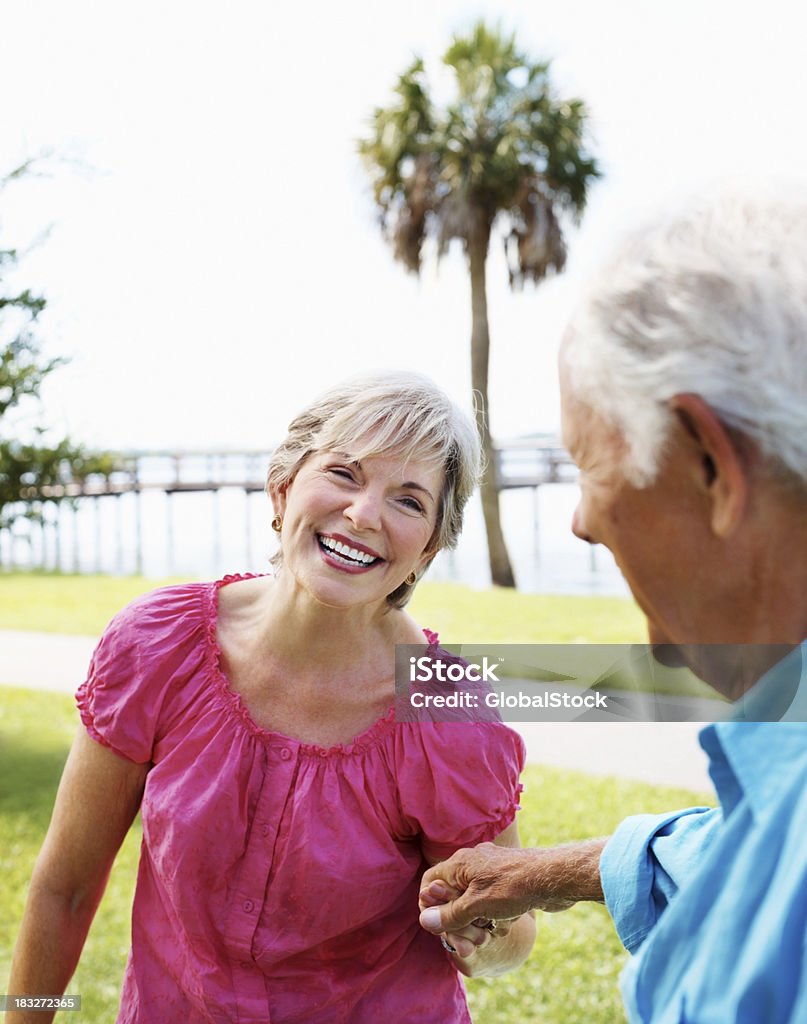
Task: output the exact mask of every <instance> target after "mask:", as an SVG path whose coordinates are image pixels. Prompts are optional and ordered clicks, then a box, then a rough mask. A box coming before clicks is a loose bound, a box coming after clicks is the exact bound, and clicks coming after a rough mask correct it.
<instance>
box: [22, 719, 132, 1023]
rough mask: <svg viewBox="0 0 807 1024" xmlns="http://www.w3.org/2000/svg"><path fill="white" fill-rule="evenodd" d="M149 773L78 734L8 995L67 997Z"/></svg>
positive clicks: (28, 1019) (25, 1014)
mask: <svg viewBox="0 0 807 1024" xmlns="http://www.w3.org/2000/svg"><path fill="white" fill-rule="evenodd" d="M148 768H149V766H148V765H141V764H135V763H134V762H132V761H128V760H127V759H126V758H123V757H119V756H118V755H117V754H114V753H113V752H112V751H111V750H108V749H107V748H106V747H103V746H101V745H100V744H99V743H96V742H95V741H94V740H92V739H90V737H89V736H88V735H87V733H86V732H85V730H84V729H83V728H82V729H80V730H79V733H78V735H77V737H76V739H75V741H74V743H73V746H72V748H71V750H70V755H69V757H68V759H67V764H66V765H65V768H64V772H63V774H62V779H61V782H60V783H59V789H58V792H57V794H56V802H55V805H54V808H53V816H52V818H51V822H50V826H49V828H48V832H47V835H46V837H45V841H44V843H43V845H42V849H41V850H40V853H39V856H38V857H37V860H36V864H35V866H34V871H33V876H32V878H31V886H30V889H29V893H28V901H27V903H26V907H25V913H24V915H23V919H22V925H21V927H20V932H19V935H18V937H17V945H16V948H15V950H14V958H13V960H12V963H11V978H10V981H9V994H10V995H17V996H19V995H37V994H39V995H58V994H61V993H62V992H64V989H65V987H66V986H67V983H68V982H69V981H70V978H71V977H72V975H73V972H74V971H75V969H76V964H77V963H78V959H79V956H80V954H81V950H82V947H83V945H84V940H85V939H86V937H87V932H88V930H89V927H90V924H91V923H92V919H93V916H94V915H95V911H96V908H97V907H98V904H99V902H100V900H101V896H102V895H103V892H104V888H105V886H106V882H107V878H108V877H109V872H110V870H111V868H112V863H113V861H114V859H115V855H116V853H117V852H118V849H119V848H120V845H121V843H122V842H123V839H124V836H125V835H126V833H127V832H128V830H129V827H130V826H131V824H132V821H133V820H134V817H135V815H136V814H137V811H138V808H139V807H140V801H141V798H142V796H143V787H144V785H145V781H146V775H147V773H148ZM52 1018H53V1014H51V1013H45V1012H42V1011H19V1010H16V1011H10V1012H7V1013H6V1021H7V1022H8V1024H45V1022H48V1021H50V1020H52Z"/></svg>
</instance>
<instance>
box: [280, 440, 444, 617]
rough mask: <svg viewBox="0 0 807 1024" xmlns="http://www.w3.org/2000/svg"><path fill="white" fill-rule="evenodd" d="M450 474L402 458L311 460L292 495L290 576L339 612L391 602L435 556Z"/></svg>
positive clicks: (285, 538) (286, 554)
mask: <svg viewBox="0 0 807 1024" xmlns="http://www.w3.org/2000/svg"><path fill="white" fill-rule="evenodd" d="M442 484H443V473H442V470H441V469H440V468H439V467H437V466H435V465H434V464H432V463H428V462H418V461H415V460H411V459H410V460H409V461H407V462H404V461H403V460H402V459H401V458H400V456H395V455H370V456H368V457H366V458H364V459H362V460H361V462H358V461H356V460H355V459H354V458H353V457H352V456H351V455H350V454H349V453H344V452H318V453H316V454H314V455H311V456H309V457H308V458H307V459H306V460H305V462H304V463H303V465H302V466H301V467H300V469H299V470H298V472H297V475H296V476H295V478H294V480H293V481H292V483H291V484H290V485H289V486H288V488H287V489H286V490H285V492H283V493H280V494H277V495H273V501H274V505H275V508H276V510H277V511H278V512H279V513H280V514H281V515H282V516H283V527H282V531H281V542H282V545H283V571H284V572H289V573H291V574H292V575H293V576H294V577H295V579H296V580H297V582H298V583H299V584H300V585H301V586H303V587H304V588H305V589H306V590H307V591H308V592H309V593H310V594H311V595H312V596H313V597H314V598H315V599H316V600H318V601H320V602H321V603H322V604H326V605H329V606H334V607H350V606H353V605H356V604H372V603H375V602H379V603H381V602H386V597H387V595H388V594H390V593H392V592H393V591H394V590H396V589H397V588H398V587H399V586H400V585H401V583H403V581H404V580H405V579H406V577H407V576H408V575H409V573H410V572H413V571H414V572H418V571H419V570H420V569H421V568H422V566H423V565H424V563H425V562H426V561H428V559H429V558H430V557H431V555H432V554H433V553H434V552H432V551H429V550H427V547H428V544H429V541H430V539H431V537H432V534H433V533H434V528H435V524H436V522H437V514H438V507H439V505H438V503H439V500H440V493H441V490H442Z"/></svg>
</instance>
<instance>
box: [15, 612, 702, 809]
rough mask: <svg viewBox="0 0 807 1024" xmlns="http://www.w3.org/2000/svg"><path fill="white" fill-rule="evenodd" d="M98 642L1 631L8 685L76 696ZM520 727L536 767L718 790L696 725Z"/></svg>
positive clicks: (535, 724)
mask: <svg viewBox="0 0 807 1024" xmlns="http://www.w3.org/2000/svg"><path fill="white" fill-rule="evenodd" d="M95 643H96V638H95V637H85V636H63V635H61V634H56V633H27V632H16V631H8V630H0V683H3V684H6V685H12V686H23V687H27V688H29V689H35V690H51V691H55V692H59V693H71V694H72V693H73V692H74V691H75V689H76V687H77V686H79V685H80V683H81V682H83V680H84V677H85V674H86V671H87V664H88V662H89V660H90V654H91V653H92V650H93V647H94V646H95ZM0 699H1V698H0ZM514 728H517V729H518V731H519V732H520V733H521V734H522V736H523V737H524V739H525V741H526V744H527V756H528V759H529V760H530V761H531V762H534V763H545V764H550V765H553V766H557V767H561V768H575V769H578V770H580V771H584V772H590V773H591V774H594V775H617V776H622V777H624V778H631V779H642V780H645V781H647V782H653V783H665V784H669V785H673V786H684V787H686V788H688V789H694V790H696V791H702V792H711V789H712V785H711V782H710V780H709V776H708V774H707V771H706V756H705V755H704V753H703V752H702V751H701V749H700V747H699V746H698V742H697V734H698V731H699V730H700V728H701V726H700V725H699V724H698V723H695V722H644V723H643V722H558V723H555V722H546V723H544V722H521V723H518V724H517V725H515V726H514Z"/></svg>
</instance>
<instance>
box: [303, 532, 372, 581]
mask: <svg viewBox="0 0 807 1024" xmlns="http://www.w3.org/2000/svg"><path fill="white" fill-rule="evenodd" d="M317 543H318V544H319V547H320V550H321V551H322V558H323V561H325V562H326V563H327V564H328V565H331V566H333V567H334V568H335V569H338V570H340V571H342V572H349V573H362V572H368V571H369V570H370V569H372V568H373V567H374V566H376V565H380V564H381V563H382V562H383V561H384V559H383V558H382V557H381V555H379V554H378V553H377V552H375V551H373V550H372V549H371V548H368V547H365V545H363V544H359V542H358V541H351V540H350V539H349V538H348V537H345V536H343V535H342V534H339V533H318V534H317Z"/></svg>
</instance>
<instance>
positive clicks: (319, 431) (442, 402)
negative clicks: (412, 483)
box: [266, 371, 482, 608]
mask: <svg viewBox="0 0 807 1024" xmlns="http://www.w3.org/2000/svg"><path fill="white" fill-rule="evenodd" d="M320 451H348V452H350V454H351V456H352V457H353V458H355V459H356V460H357V461H361V459H364V458H367V457H368V456H370V455H390V454H394V455H396V456H400V457H401V459H402V460H403V461H404V462H406V461H407V460H409V459H417V460H418V461H425V462H431V463H434V464H436V465H439V466H440V467H441V469H442V471H443V487H442V491H441V494H440V498H439V501H438V508H437V523H436V525H435V529H434V533H433V534H432V537H431V539H430V542H429V548H430V550H431V551H432V558H433V557H434V555H435V554H436V553H437V552H438V551H440V550H442V549H443V548H453V547H456V544H457V540H458V539H459V535H460V531H461V530H462V518H463V512H464V510H465V506H466V504H467V502H468V499H469V498H470V496H471V494H472V493H473V491H474V488H475V487H476V485H477V483H478V481H479V476H480V473H481V468H482V459H481V448H480V442H479V434H478V432H477V430H476V427H475V425H474V423H473V421H472V420H471V418H470V417H469V416H467V415H466V414H465V413H463V412H462V411H461V410H460V409H459V408H458V407H457V406H456V405H455V404H454V403H453V402H452V401H451V400H450V399H449V398H448V396H447V395H445V394H444V393H443V392H442V391H441V390H440V388H438V387H437V385H436V384H434V383H433V382H432V381H431V380H429V378H428V377H424V376H422V375H421V374H418V373H409V372H401V371H395V372H376V373H366V374H360V375H358V376H355V377H351V378H350V379H349V380H346V381H344V382H342V383H340V384H336V385H335V386H334V387H332V388H330V389H329V390H328V391H326V392H325V393H324V394H322V395H320V396H319V398H317V399H316V400H315V401H314V402H313V403H312V404H311V405H310V406H308V408H307V409H304V410H303V411H302V412H301V413H300V414H299V415H298V416H295V418H294V419H293V420H292V421H291V423H290V424H289V430H288V434H287V435H286V438H285V440H284V441H283V442H282V443H281V444H280V445H278V447H277V448H276V449H275V450H274V452H273V453H272V457H271V460H270V462H269V471H268V473H267V479H266V490H267V492H268V493H269V494H271V493H272V492H273V491H274V492H279V491H282V490H284V489H285V488H286V487H288V485H289V484H290V483H291V482H292V481H293V480H294V477H295V475H296V474H297V471H298V470H299V468H300V466H301V465H302V463H303V461H304V460H305V459H306V458H307V457H308V456H309V455H311V454H313V453H315V452H320ZM281 560H282V553H281V552H278V553H277V554H276V555H275V556H274V558H273V562H274V563H275V564H276V565H279V564H280V562H281ZM431 560H432V559H431V558H430V559H429V562H428V563H427V564H426V566H425V567H424V571H425V568H426V567H428V565H429V564H431ZM421 574H422V573H421ZM415 586H416V583H415V584H413V585H411V586H410V585H408V584H406V583H402V584H401V586H399V587H398V588H397V589H396V590H395V591H393V593H391V594H389V595H388V596H387V601H388V602H389V604H390V605H392V606H393V607H395V608H402V607H403V606H404V605H405V604H406V602H407V601H408V600H409V598H410V597H411V595H412V592H413V590H414V587H415Z"/></svg>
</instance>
